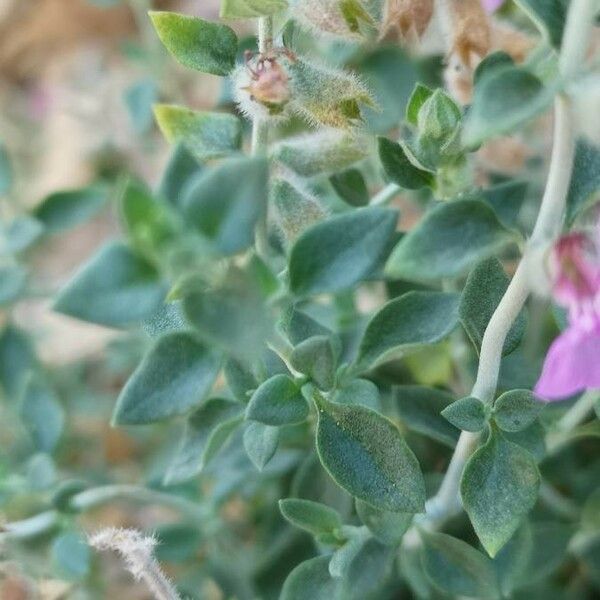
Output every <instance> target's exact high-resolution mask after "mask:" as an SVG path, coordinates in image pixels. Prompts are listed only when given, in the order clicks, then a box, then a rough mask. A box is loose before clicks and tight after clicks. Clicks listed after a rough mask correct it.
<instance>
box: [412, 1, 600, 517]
mask: <svg viewBox="0 0 600 600" xmlns="http://www.w3.org/2000/svg"><path fill="white" fill-rule="evenodd" d="M598 4H599V3H598V0H572V2H571V5H570V8H569V13H568V17H567V23H566V26H565V32H564V36H563V47H562V50H561V56H560V62H559V64H560V74H561V76H562V77H563V78H564V79H568V78H569V77H571V76H572V75H573V74H575V73H576V72H577V71H578V70H579V68H580V67H581V65H582V64H583V62H584V58H585V54H586V52H587V49H588V46H589V38H590V34H591V29H592V23H593V20H594V17H595V15H596V12H597V10H598ZM572 121H573V119H572V113H571V105H570V101H569V99H568V98H567V97H566V96H563V95H560V96H558V97H557V99H556V102H555V125H554V145H553V150H552V158H551V162H550V170H549V173H548V180H547V184H546V190H545V193H544V197H543V199H542V203H541V207H540V212H539V215H538V218H537V221H536V225H535V228H534V231H533V234H532V237H531V240H530V241H529V244H528V246H527V248H526V250H525V253H524V256H523V258H522V260H521V262H520V264H519V266H518V268H517V270H516V272H515V275H514V276H513V279H512V281H511V283H510V285H509V287H508V289H507V291H506V294H505V295H504V297H503V298H502V300H501V301H500V304H499V305H498V307H497V309H496V311H495V313H494V315H493V316H492V318H491V320H490V322H489V324H488V327H487V329H486V331H485V334H484V337H483V342H482V346H481V354H480V360H479V369H478V373H477V380H476V382H475V386H474V387H473V391H472V395H473V396H475V397H477V398H479V399H481V400H482V401H484V402H488V403H489V402H491V401H493V397H494V394H495V391H496V386H497V383H498V374H499V370H500V360H501V358H502V347H503V346H504V341H505V339H506V336H507V334H508V332H509V330H510V328H511V326H512V324H513V322H514V320H515V319H516V317H517V316H518V314H519V312H520V310H521V309H522V307H523V305H524V303H525V301H526V300H527V297H528V296H529V293H530V291H531V290H530V286H529V278H528V266H529V262H530V261H531V260H532V256H534V255H535V254H536V251H537V248H538V247H540V246H543V245H544V244H549V243H551V242H552V240H553V239H555V237H556V236H557V235H558V234H559V233H560V231H561V229H562V223H563V215H564V211H565V202H566V196H567V191H568V187H569V183H570V177H571V171H572V167H573V158H574V153H575V140H574V133H573V122H572ZM478 441H479V435H477V434H473V433H468V432H463V433H462V435H461V437H460V439H459V441H458V443H457V446H456V449H455V451H454V455H453V457H452V460H451V462H450V465H449V467H448V471H447V472H446V475H445V477H444V480H443V482H442V485H441V486H440V489H439V491H438V493H437V494H436V496H435V497H433V498H432V499H431V500H430V501H429V502H428V503H427V514H426V516H425V519H424V520H425V524H427V525H428V526H432V525H433V526H435V525H434V524H438V523H442V522H443V521H444V520H445V519H447V518H448V517H449V516H450V515H452V514H453V513H454V512H456V510H458V509H459V508H460V501H459V497H458V489H459V484H460V477H461V475H462V472H463V469H464V466H465V463H466V461H467V459H468V457H469V456H470V455H471V453H472V452H473V450H474V449H475V448H476V446H477V444H478Z"/></svg>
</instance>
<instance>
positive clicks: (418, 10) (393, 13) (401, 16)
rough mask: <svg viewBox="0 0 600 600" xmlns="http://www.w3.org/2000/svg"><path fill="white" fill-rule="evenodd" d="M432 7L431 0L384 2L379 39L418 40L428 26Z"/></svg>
mask: <svg viewBox="0 0 600 600" xmlns="http://www.w3.org/2000/svg"><path fill="white" fill-rule="evenodd" d="M433 7H434V5H433V0H386V3H385V6H384V11H383V22H382V28H381V37H382V38H389V37H395V38H396V39H399V40H400V41H408V42H414V41H415V40H418V39H419V38H421V36H422V35H423V34H424V33H425V30H426V29H427V27H428V26H429V22H430V21H431V17H432V16H433Z"/></svg>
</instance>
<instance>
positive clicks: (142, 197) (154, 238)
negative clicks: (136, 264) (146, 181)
mask: <svg viewBox="0 0 600 600" xmlns="http://www.w3.org/2000/svg"><path fill="white" fill-rule="evenodd" d="M120 206H121V217H122V220H123V224H124V226H125V229H126V230H127V235H128V237H129V239H130V240H131V242H132V245H133V246H134V247H135V248H136V249H137V250H139V251H140V253H141V254H143V255H144V256H147V257H148V258H150V259H152V258H154V257H156V256H160V254H161V251H162V250H163V248H164V246H165V244H166V243H167V242H168V241H170V240H172V239H173V238H174V237H175V236H176V233H177V227H176V224H175V221H174V218H173V215H172V214H171V212H170V211H169V208H170V206H169V205H168V204H165V203H163V202H159V201H157V200H156V199H155V198H153V197H152V195H151V194H150V192H149V191H148V190H147V189H146V188H145V187H144V186H143V185H142V184H140V183H137V182H133V181H129V182H127V184H126V186H125V187H124V189H123V193H122V195H121V198H120Z"/></svg>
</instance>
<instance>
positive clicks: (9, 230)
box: [0, 216, 44, 254]
mask: <svg viewBox="0 0 600 600" xmlns="http://www.w3.org/2000/svg"><path fill="white" fill-rule="evenodd" d="M43 232H44V226H43V225H42V224H41V223H40V222H39V221H38V220H37V219H34V218H33V217H29V216H22V217H17V218H16V219H13V220H12V221H11V222H10V223H8V224H6V225H0V254H19V253H20V252H24V251H25V250H27V249H28V248H30V247H31V246H33V244H35V242H37V241H38V240H39V239H40V237H41V236H42V234H43Z"/></svg>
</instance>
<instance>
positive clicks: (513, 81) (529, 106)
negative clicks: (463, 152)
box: [463, 66, 555, 148]
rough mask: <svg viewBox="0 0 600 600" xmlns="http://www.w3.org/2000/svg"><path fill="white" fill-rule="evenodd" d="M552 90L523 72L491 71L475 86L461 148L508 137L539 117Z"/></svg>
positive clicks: (506, 67)
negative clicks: (496, 137) (503, 136)
mask: <svg viewBox="0 0 600 600" xmlns="http://www.w3.org/2000/svg"><path fill="white" fill-rule="evenodd" d="M554 93H555V90H554V89H553V88H552V87H548V88H547V87H544V84H543V83H542V82H541V81H540V80H539V79H538V78H537V77H536V76H535V75H533V74H532V73H529V72H528V71H526V70H525V69H523V68H520V67H512V66H505V67H503V68H500V67H499V68H497V69H493V70H492V71H491V72H489V73H488V74H486V76H484V77H482V78H481V80H480V81H479V83H478V85H477V86H475V93H474V95H473V104H472V105H471V109H470V110H469V113H468V115H467V117H466V119H465V126H464V130H463V144H464V145H465V146H467V147H471V148H474V147H477V146H479V145H480V144H481V143H482V142H484V141H485V140H487V139H489V138H491V137H494V136H497V135H502V134H505V133H510V132H511V131H514V130H515V129H517V128H518V127H521V126H522V125H524V124H525V123H526V122H527V121H529V120H531V119H533V118H534V117H536V116H538V115H540V114H542V113H543V112H544V111H545V110H546V109H547V108H548V107H549V106H550V104H551V102H552V99H553V97H554Z"/></svg>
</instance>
